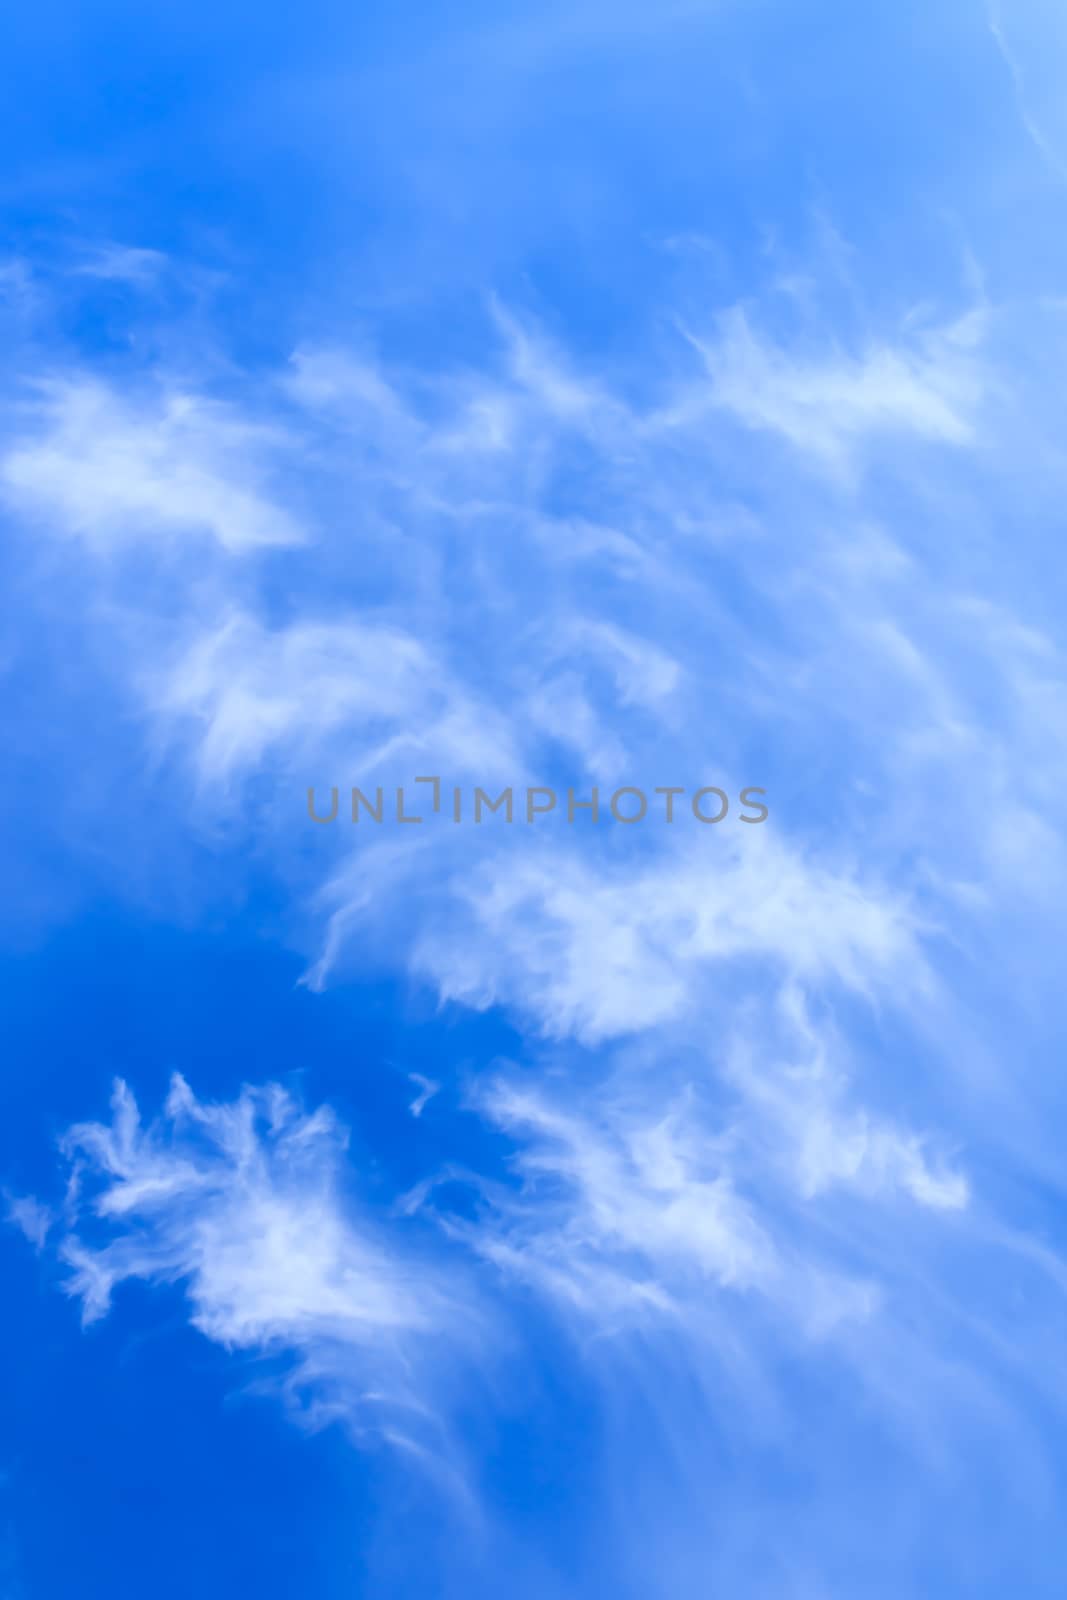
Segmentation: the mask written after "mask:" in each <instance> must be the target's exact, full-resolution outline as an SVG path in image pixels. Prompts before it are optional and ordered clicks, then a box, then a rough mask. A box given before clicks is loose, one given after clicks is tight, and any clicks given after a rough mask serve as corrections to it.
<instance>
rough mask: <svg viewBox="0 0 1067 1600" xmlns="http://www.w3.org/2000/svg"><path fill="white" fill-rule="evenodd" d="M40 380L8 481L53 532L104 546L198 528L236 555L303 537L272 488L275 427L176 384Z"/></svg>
mask: <svg viewBox="0 0 1067 1600" xmlns="http://www.w3.org/2000/svg"><path fill="white" fill-rule="evenodd" d="M36 388H37V399H36V400H35V401H34V402H33V404H32V405H31V406H30V407H29V415H30V418H31V419H32V420H31V425H30V426H29V427H28V428H27V429H26V430H25V432H24V433H23V435H22V437H21V438H20V439H19V440H18V441H17V442H16V443H14V444H13V445H11V446H10V447H9V448H8V450H7V451H6V453H5V454H4V456H3V458H2V460H0V482H2V483H3V485H4V489H5V491H6V494H7V496H8V498H9V500H10V501H11V502H12V503H13V504H14V505H15V506H16V507H18V508H19V509H20V510H22V511H24V512H26V513H27V514H29V515H32V516H34V517H36V518H38V519H39V520H40V521H41V522H42V524H43V525H44V526H45V527H46V528H47V529H48V531H52V532H57V533H63V534H68V535H73V536H75V537H77V538H80V539H83V540H85V541H86V543H87V544H89V545H91V546H93V547H95V548H96V549H98V550H101V551H106V550H110V549H112V548H113V547H114V546H116V545H119V544H121V543H123V542H125V541H129V540H145V541H148V542H150V543H159V542H160V541H161V540H163V539H166V538H175V537H179V536H180V537H183V538H187V537H189V536H190V535H195V534H203V535H207V536H209V537H210V538H212V539H214V540H216V541H217V542H218V543H219V544H220V545H222V546H223V547H224V548H225V549H226V550H229V551H233V552H238V551H244V550H250V549H254V548H255V547H257V546H262V545H267V546H270V545H288V544H297V543H299V542H300V541H301V539H302V537H303V534H302V532H301V530H300V528H299V526H298V525H297V523H296V521H295V520H294V519H293V517H292V516H291V515H290V514H289V512H287V511H286V510H284V509H283V508H282V507H281V506H279V505H278V504H276V503H275V501H274V500H273V499H271V498H270V496H269V494H268V491H267V488H266V483H267V480H268V478H269V464H270V457H271V455H272V453H274V452H276V451H277V449H278V448H279V446H280V445H281V444H282V442H283V436H282V435H281V434H280V433H278V431H277V430H274V429H267V428H264V427H261V426H258V425H255V424H253V423H249V422H247V421H245V420H244V419H243V418H242V417H240V416H239V415H237V414H236V413H235V412H234V411H233V410H232V409H231V408H230V407H228V406H226V405H224V404H222V403H221V402H218V401H209V400H205V399H203V398H201V397H198V396H196V395H194V394H191V393H187V392H183V391H182V390H180V389H171V390H163V391H162V392H159V391H157V390H149V391H148V392H146V393H145V394H143V395H141V396H138V397H134V396H130V395H124V394H121V393H120V392H118V391H117V390H116V389H114V388H112V387H110V386H109V385H107V384H105V383H103V382H101V381H99V380H98V379H95V378H91V377H83V376H79V377H74V378H65V379H61V380H53V381H50V382H41V383H39V384H38V385H37V386H36Z"/></svg>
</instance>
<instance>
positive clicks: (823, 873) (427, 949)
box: [413, 819, 924, 1044]
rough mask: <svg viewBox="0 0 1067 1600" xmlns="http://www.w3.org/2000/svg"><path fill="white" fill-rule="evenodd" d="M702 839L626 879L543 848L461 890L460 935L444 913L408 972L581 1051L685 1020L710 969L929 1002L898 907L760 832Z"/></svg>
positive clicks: (903, 909)
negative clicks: (772, 973) (908, 993)
mask: <svg viewBox="0 0 1067 1600" xmlns="http://www.w3.org/2000/svg"><path fill="white" fill-rule="evenodd" d="M691 820H692V819H687V821H691ZM683 825H684V824H683ZM674 826H675V827H679V826H680V825H679V824H678V823H675V824H674ZM692 826H693V828H697V829H700V825H699V824H697V823H693V824H692ZM704 832H705V830H704V829H700V833H699V837H697V836H691V838H690V842H689V844H688V845H681V844H680V845H677V846H675V847H672V848H670V849H669V850H667V851H665V852H663V853H661V854H660V855H659V856H658V857H654V858H652V859H651V860H650V861H645V860H644V859H641V860H633V861H630V862H628V863H627V864H625V865H622V866H615V867H608V866H606V865H604V866H601V867H600V868H597V867H595V866H594V865H592V864H591V863H589V862H588V861H584V860H582V859H581V858H580V857H579V856H578V854H577V853H576V852H575V851H574V850H568V851H564V850H562V849H560V848H552V847H546V849H545V850H543V851H540V852H539V851H537V850H535V849H532V848H531V849H529V850H527V851H526V852H524V853H521V854H518V855H516V854H512V855H511V856H509V857H508V858H506V859H499V860H494V861H493V862H492V863H491V864H488V865H484V866H482V867H481V868H476V869H475V870H474V871H473V873H472V875H471V877H470V878H469V880H468V881H466V882H462V883H455V884H454V885H453V889H454V893H455V897H456V901H457V902H458V907H459V914H458V915H456V917H455V920H454V922H450V921H448V920H447V913H446V920H445V923H444V926H442V927H441V928H435V927H434V926H433V924H432V923H431V924H430V926H429V927H428V929H427V931H426V932H425V934H424V935H423V937H422V938H420V940H419V941H418V944H417V946H416V948H415V951H414V955H413V960H414V965H415V968H416V970H417V971H419V972H420V973H422V974H424V975H425V976H427V977H429V978H430V979H432V980H433V982H434V983H435V984H436V985H437V986H438V988H439V990H440V992H441V994H442V996H443V997H444V998H446V999H451V1000H461V1001H463V1002H465V1003H466V1004H468V1005H474V1006H478V1007H487V1006H490V1005H493V1004H501V1003H503V1004H507V1005H514V1006H516V1007H517V1008H518V1009H519V1010H520V1012H521V1013H522V1014H523V1015H524V1016H525V1017H526V1018H527V1019H528V1020H530V1021H531V1022H533V1023H534V1024H535V1025H536V1026H537V1027H538V1028H540V1029H541V1030H542V1031H543V1032H545V1033H546V1034H548V1035H550V1036H553V1037H567V1036H571V1037H574V1038H576V1039H579V1040H581V1041H583V1042H584V1043H587V1044H596V1043H598V1042H600V1041H602V1040H605V1039H611V1038H614V1037H618V1036H620V1035H622V1034H625V1033H628V1032H631V1031H634V1030H641V1029H646V1028H653V1027H656V1026H657V1025H659V1024H661V1023H664V1022H666V1021H668V1020H671V1019H674V1018H676V1017H677V1016H679V1014H681V1013H682V1012H683V1011H684V1010H686V1009H687V1008H688V1007H690V1006H691V1005H692V1004H693V1002H694V999H695V997H696V995H697V994H699V992H700V990H701V987H702V985H703V984H704V983H705V982H706V981H707V980H708V978H709V975H710V972H711V968H712V966H713V964H715V963H723V962H728V961H731V960H734V959H736V958H739V957H748V958H759V959H762V960H765V961H769V962H770V963H771V964H772V967H773V968H774V969H776V970H778V971H779V972H780V973H788V974H792V975H794V976H796V977H798V978H801V979H804V980H810V981H814V982H822V981H828V980H834V981H836V982H838V983H842V984H845V985H847V986H850V987H854V988H856V989H858V990H860V991H862V992H867V991H873V990H876V989H877V988H879V987H880V986H882V985H883V984H886V983H889V982H892V983H894V984H896V985H898V986H899V985H901V984H903V985H904V987H906V988H908V989H910V990H912V991H913V992H914V991H916V990H917V989H921V987H922V984H923V981H924V957H923V955H922V953H921V949H920V945H919V932H920V927H919V924H918V922H917V920H916V917H915V915H914V913H913V912H912V911H911V910H910V909H909V907H908V905H907V903H906V901H905V900H904V899H903V898H902V897H900V896H898V895H893V894H890V893H888V892H887V891H885V890H884V889H882V888H880V887H878V886H877V884H875V883H867V884H865V883H863V881H862V880H861V879H860V878H858V877H856V876H855V875H853V874H851V873H848V872H842V871H835V870H833V869H832V868H829V867H826V866H821V865H819V864H817V863H815V862H809V861H805V860H804V859H803V858H802V857H801V856H800V855H799V854H797V853H795V852H793V851H791V850H790V849H789V848H788V847H786V846H784V845H782V844H780V843H778V842H777V841H775V840H774V839H773V838H770V837H769V836H764V835H763V832H762V825H761V829H760V831H759V832H758V833H757V831H756V830H753V831H752V833H751V835H750V837H749V838H747V839H746V840H745V841H744V843H743V844H740V845H736V846H733V845H730V844H728V843H727V842H726V841H725V840H723V841H721V847H719V846H716V847H713V849H714V854H709V847H708V844H707V842H706V840H705V839H704V837H703V835H704Z"/></svg>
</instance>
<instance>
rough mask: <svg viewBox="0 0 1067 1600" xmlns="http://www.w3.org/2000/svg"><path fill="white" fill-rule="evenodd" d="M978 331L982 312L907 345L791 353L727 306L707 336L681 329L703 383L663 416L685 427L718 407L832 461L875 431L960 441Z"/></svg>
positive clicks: (969, 420)
mask: <svg viewBox="0 0 1067 1600" xmlns="http://www.w3.org/2000/svg"><path fill="white" fill-rule="evenodd" d="M981 333H982V315H981V313H972V314H970V315H969V316H966V317H963V318H961V319H960V320H959V321H958V322H956V323H954V324H953V325H951V326H950V327H948V328H940V329H937V330H935V331H933V332H930V333H927V334H926V335H925V336H922V337H920V338H918V339H915V340H914V341H912V342H911V343H910V344H909V343H905V342H903V341H900V342H897V343H895V344H889V343H881V342H879V343H871V344H869V345H868V346H866V347H865V348H863V349H862V350H860V351H859V352H858V353H856V354H852V353H849V352H847V351H845V350H840V349H835V348H831V349H830V350H829V351H827V350H826V348H825V345H824V344H823V343H822V342H820V343H819V344H818V345H815V346H813V347H811V348H809V349H808V350H806V351H793V350H787V349H784V348H782V347H781V346H780V345H778V344H777V343H776V342H774V341H773V340H771V339H770V338H768V337H766V336H763V335H761V334H759V333H757V332H756V331H755V330H754V329H753V327H752V325H751V323H750V321H749V317H748V315H747V314H746V312H745V311H744V310H742V309H740V308H735V309H734V310H733V311H731V312H729V313H728V314H727V315H725V316H724V317H723V318H722V320H721V323H720V326H719V329H718V332H717V334H716V336H715V337H714V338H712V339H706V338H700V337H696V336H693V335H690V338H691V340H692V343H693V345H694V346H695V348H696V349H697V350H698V351H699V353H700V355H701V357H702V359H703V361H704V364H705V366H706V368H707V373H708V384H707V387H706V388H696V389H694V390H693V391H692V392H691V395H690V397H689V399H688V401H687V402H685V401H683V403H682V405H681V407H679V408H676V409H675V410H673V411H668V412H667V413H666V420H671V421H673V422H675V423H677V422H680V421H686V422H688V423H690V424H692V423H693V422H694V421H695V420H696V418H697V417H699V416H700V415H701V413H704V414H706V413H707V411H708V410H709V409H710V408H718V409H722V410H725V411H729V412H732V413H733V414H734V415H735V416H736V417H737V418H738V420H739V421H741V422H742V423H744V424H745V426H746V427H749V428H754V429H759V430H761V431H765V432H771V433H778V434H780V435H782V437H783V438H785V439H787V440H788V441H789V443H790V444H792V445H794V446H795V447H796V448H797V449H799V450H802V451H805V452H808V453H810V454H811V455H812V456H814V457H816V458H818V459H821V460H822V461H823V462H825V463H827V464H829V465H833V466H839V465H842V464H844V463H846V462H847V461H848V460H849V458H850V455H851V453H852V451H853V450H854V448H855V447H856V446H857V445H858V444H860V443H862V442H863V441H865V440H868V439H872V438H877V437H878V436H879V435H889V436H892V435H894V434H896V435H902V436H908V435H911V436H913V437H916V438H921V439H928V440H931V441H934V442H936V443H940V444H951V445H964V444H969V443H971V442H972V441H973V439H974V437H975V426H976V416H977V412H978V408H979V405H980V402H981V400H982V396H983V388H984V381H983V374H982V371H981V368H980V367H979V365H978V363H977V360H976V357H975V354H974V347H975V346H976V345H977V343H978V342H979V340H980V338H981Z"/></svg>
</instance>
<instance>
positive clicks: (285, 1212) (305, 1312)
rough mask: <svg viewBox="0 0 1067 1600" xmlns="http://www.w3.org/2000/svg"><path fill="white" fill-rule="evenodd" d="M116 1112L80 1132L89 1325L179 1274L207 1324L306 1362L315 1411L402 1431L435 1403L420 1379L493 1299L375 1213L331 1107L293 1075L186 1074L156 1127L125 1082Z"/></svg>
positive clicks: (297, 1370)
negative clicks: (311, 1096)
mask: <svg viewBox="0 0 1067 1600" xmlns="http://www.w3.org/2000/svg"><path fill="white" fill-rule="evenodd" d="M113 1112H114V1115H113V1119H112V1122H111V1123H110V1124H104V1123H84V1124H79V1125H78V1126H76V1127H74V1128H72V1129H71V1130H70V1132H69V1133H68V1134H67V1135H66V1137H65V1139H64V1141H63V1149H64V1151H65V1153H66V1155H67V1156H68V1158H69V1159H70V1161H71V1163H72V1171H73V1174H74V1180H75V1181H74V1186H73V1190H72V1193H73V1196H74V1202H75V1205H76V1208H77V1217H76V1220H75V1221H74V1222H73V1223H72V1224H71V1231H70V1232H68V1233H67V1234H66V1236H65V1237H64V1238H63V1239H62V1241H61V1242H60V1244H59V1254H60V1257H61V1259H62V1260H63V1261H64V1262H65V1263H66V1264H67V1266H68V1267H69V1269H70V1275H69V1277H68V1279H67V1288H68V1291H69V1293H70V1294H72V1295H73V1296H76V1297H77V1298H78V1299H80V1300H81V1302H82V1307H83V1315H84V1318H85V1320H86V1321H87V1322H92V1321H95V1320H97V1319H98V1318H100V1317H102V1316H104V1315H105V1314H106V1313H107V1312H108V1310H109V1308H110V1305H111V1301H112V1296H113V1293H114V1291H115V1289H116V1288H117V1287H118V1286H120V1285H121V1284H123V1283H125V1282H127V1281H129V1280H131V1279H140V1280H142V1281H144V1282H146V1283H149V1284H156V1285H161V1284H180V1285H181V1286H182V1287H183V1289H184V1292H185V1294H186V1297H187V1299H188V1303H189V1308H190V1319H191V1321H192V1323H193V1325H194V1326H195V1327H196V1328H198V1329H199V1330H200V1331H201V1332H202V1333H203V1334H204V1335H205V1336H206V1337H207V1338H209V1339H213V1340H215V1341H217V1342H218V1343H220V1344H223V1345H226V1346H227V1347H229V1348H232V1349H242V1350H249V1351H254V1352H258V1353H260V1354H264V1355H271V1354H273V1355H281V1356H284V1357H288V1358H289V1359H290V1361H291V1363H292V1371H291V1374H290V1378H289V1389H290V1393H291V1394H292V1395H293V1396H294V1397H295V1396H297V1395H300V1396H301V1397H303V1398H305V1399H306V1400H307V1403H308V1405H309V1408H310V1413H311V1415H312V1416H313V1418H315V1419H321V1418H324V1417H328V1416H330V1415H334V1414H338V1415H341V1416H344V1417H345V1418H346V1420H347V1421H348V1422H349V1423H351V1424H352V1425H353V1426H354V1427H355V1428H357V1429H359V1428H372V1427H379V1426H381V1427H387V1428H388V1429H389V1430H390V1431H391V1432H393V1433H395V1434H396V1435H398V1436H402V1435H404V1434H405V1432H407V1431H408V1430H409V1428H410V1427H411V1426H414V1423H413V1421H412V1420H411V1419H413V1418H416V1417H417V1416H418V1415H419V1414H420V1413H425V1414H427V1415H428V1414H429V1411H430V1410H431V1409H432V1402H433V1395H432V1392H431V1390H430V1389H429V1387H427V1388H422V1387H420V1384H426V1385H427V1386H428V1385H429V1370H430V1368H431V1366H432V1365H434V1364H435V1363H436V1359H437V1357H440V1358H441V1361H442V1364H443V1363H444V1356H443V1352H444V1351H445V1348H446V1346H448V1347H450V1348H451V1349H452V1353H453V1354H454V1353H455V1352H456V1351H458V1350H459V1348H460V1346H465V1345H467V1344H468V1342H469V1341H470V1339H471V1338H472V1337H473V1336H474V1332H475V1325H476V1319H477V1315H478V1313H477V1309H476V1307H475V1306H474V1305H473V1303H472V1302H471V1300H470V1296H469V1294H468V1295H467V1296H466V1297H465V1298H464V1299H463V1302H462V1304H461V1303H460V1301H459V1300H458V1299H457V1298H454V1297H453V1294H452V1289H451V1288H450V1287H448V1286H446V1285H445V1283H444V1282H443V1280H442V1276H441V1271H440V1269H439V1268H437V1267H433V1266H430V1265H429V1264H428V1263H427V1262H426V1261H425V1260H423V1259H421V1257H420V1256H419V1255H417V1254H415V1253H412V1252H410V1251H405V1250H403V1249H402V1248H401V1247H400V1245H399V1244H398V1242H397V1240H396V1239H395V1238H392V1239H390V1240H388V1241H386V1239H385V1238H384V1237H382V1236H381V1235H380V1233H379V1232H378V1231H377V1230H376V1228H375V1227H374V1226H373V1225H372V1224H371V1222H370V1221H369V1220H368V1218H367V1216H366V1215H364V1214H362V1213H361V1212H360V1210H359V1208H358V1206H357V1203H356V1201H355V1199H354V1198H353V1196H352V1195H351V1193H350V1192H349V1191H350V1186H349V1184H348V1182H347V1180H346V1179H345V1177H344V1166H343V1157H344V1152H345V1150H346V1147H347V1139H346V1135H345V1132H344V1130H343V1129H342V1128H341V1127H340V1126H339V1124H338V1123H337V1121H336V1118H335V1117H334V1116H333V1114H332V1112H331V1111H330V1110H329V1109H328V1108H326V1107H322V1108H320V1109H319V1110H317V1111H315V1112H311V1113H308V1112H305V1111H303V1110H301V1109H300V1108H299V1107H298V1106H297V1105H296V1104H295V1103H294V1101H293V1100H292V1098H291V1097H290V1096H289V1095H288V1094H287V1093H286V1092H285V1091H284V1090H282V1089H281V1088H279V1087H278V1086H277V1085H267V1086H265V1087H264V1088H261V1089H251V1088H246V1089H244V1090H243V1091H242V1093H241V1094H240V1096H239V1097H238V1099H236V1100H235V1101H232V1102H230V1103H224V1104H217V1105H213V1104H208V1103H205V1102H202V1101H200V1100H198V1099H197V1098H196V1097H195V1096H194V1095H193V1093H192V1092H191V1090H190V1089H189V1087H188V1085H187V1084H186V1083H185V1081H184V1080H183V1079H182V1078H181V1077H175V1079H174V1080H173V1083H172V1087H171V1091H170V1094H169V1096H168V1099H167V1102H166V1106H165V1110H164V1115H163V1118H162V1119H161V1120H160V1121H158V1122H156V1123H153V1124H151V1125H149V1126H145V1125H144V1124H143V1123H142V1121H141V1119H140V1116H139V1113H138V1109H137V1106H136V1104H135V1103H134V1100H133V1097H132V1095H131V1094H130V1091H129V1090H128V1088H127V1087H126V1086H125V1084H123V1083H121V1082H120V1083H118V1084H117V1085H116V1088H115V1094H114V1100H113ZM101 1230H103V1232H104V1234H105V1241H104V1242H97V1237H96V1236H97V1235H98V1234H99V1233H100V1232H101ZM90 1235H91V1236H92V1237H91V1238H90ZM434 1352H436V1353H437V1356H436V1357H434V1360H433V1361H431V1357H432V1356H433V1355H434ZM405 1415H407V1416H408V1418H409V1421H408V1422H407V1423H405V1422H404V1421H403V1417H404V1416H405Z"/></svg>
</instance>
